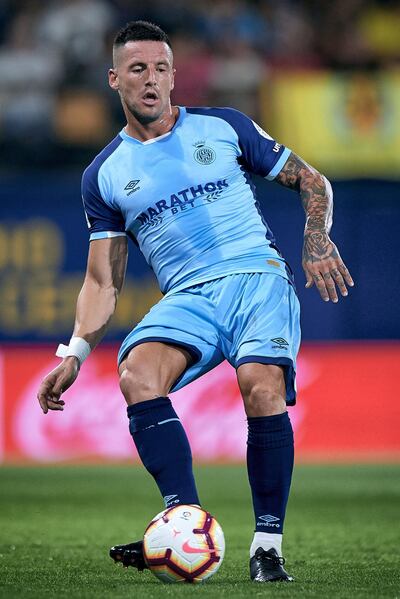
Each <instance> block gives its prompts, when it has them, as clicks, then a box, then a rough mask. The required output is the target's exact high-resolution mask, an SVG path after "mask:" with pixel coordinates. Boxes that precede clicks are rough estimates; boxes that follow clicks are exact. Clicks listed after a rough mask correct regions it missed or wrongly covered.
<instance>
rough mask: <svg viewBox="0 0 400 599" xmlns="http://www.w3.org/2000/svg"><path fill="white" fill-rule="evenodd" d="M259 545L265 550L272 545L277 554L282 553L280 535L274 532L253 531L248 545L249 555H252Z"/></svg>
mask: <svg viewBox="0 0 400 599" xmlns="http://www.w3.org/2000/svg"><path fill="white" fill-rule="evenodd" d="M259 547H262V548H263V549H264V550H265V551H268V549H271V548H272V547H273V548H274V549H276V552H277V554H278V555H279V556H281V555H282V535H278V534H274V533H271V532H258V531H257V532H255V533H254V537H253V542H252V544H251V546H250V557H253V555H254V554H255V552H256V551H257V549H258V548H259Z"/></svg>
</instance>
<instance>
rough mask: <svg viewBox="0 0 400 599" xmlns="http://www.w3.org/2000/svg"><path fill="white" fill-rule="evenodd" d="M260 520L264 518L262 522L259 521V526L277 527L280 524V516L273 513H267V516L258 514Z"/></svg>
mask: <svg viewBox="0 0 400 599" xmlns="http://www.w3.org/2000/svg"><path fill="white" fill-rule="evenodd" d="M258 519H259V520H262V522H259V523H258V524H259V526H271V527H275V528H279V526H280V524H277V522H279V520H280V518H277V517H276V516H271V514H266V515H265V516H258Z"/></svg>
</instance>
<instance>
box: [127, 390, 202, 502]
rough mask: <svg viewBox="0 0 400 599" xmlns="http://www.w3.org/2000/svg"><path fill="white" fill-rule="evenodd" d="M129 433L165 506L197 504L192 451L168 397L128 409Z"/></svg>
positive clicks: (158, 398) (151, 400)
mask: <svg viewBox="0 0 400 599" xmlns="http://www.w3.org/2000/svg"><path fill="white" fill-rule="evenodd" d="M128 418H129V430H130V433H131V435H132V437H133V440H134V442H135V445H136V449H137V450H138V453H139V456H140V458H141V460H142V462H143V464H144V466H145V467H146V469H147V470H148V471H149V472H150V474H151V475H152V476H153V478H154V480H155V481H156V483H157V485H158V488H159V489H160V492H161V495H162V496H163V498H164V501H165V506H166V507H170V506H171V505H177V504H179V503H183V504H185V503H195V504H198V505H200V501H199V497H198V495H197V490H196V484H195V482H194V477H193V471H192V452H191V450H190V445H189V441H188V439H187V437H186V433H185V431H184V428H183V426H182V424H181V422H180V420H179V418H178V416H177V414H176V412H175V410H174V408H173V407H172V404H171V401H170V399H169V398H168V397H157V399H150V400H149V401H142V402H140V403H137V404H134V405H132V406H128Z"/></svg>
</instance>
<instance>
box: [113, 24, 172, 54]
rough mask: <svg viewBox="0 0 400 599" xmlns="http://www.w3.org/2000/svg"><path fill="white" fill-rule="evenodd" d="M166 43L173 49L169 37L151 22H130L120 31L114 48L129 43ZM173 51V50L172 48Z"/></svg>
mask: <svg viewBox="0 0 400 599" xmlns="http://www.w3.org/2000/svg"><path fill="white" fill-rule="evenodd" d="M148 40H149V41H154V42H165V43H166V44H167V45H168V46H169V47H170V48H171V42H170V41H169V38H168V35H167V34H166V33H165V31H163V30H162V29H161V27H159V26H158V25H155V24H154V23H150V22H149V21H130V22H129V23H127V24H126V25H125V26H124V27H121V29H120V30H119V31H118V33H117V35H116V36H115V38H114V44H113V45H114V48H115V47H118V46H124V45H125V44H127V43H128V42H141V41H148ZM171 50H172V48H171Z"/></svg>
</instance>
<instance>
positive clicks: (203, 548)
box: [143, 505, 225, 583]
mask: <svg viewBox="0 0 400 599" xmlns="http://www.w3.org/2000/svg"><path fill="white" fill-rule="evenodd" d="M143 553H144V558H145V560H146V564H147V565H148V567H149V568H150V570H151V571H152V572H153V574H154V575H155V576H157V578H159V579H160V580H162V581H163V582H189V583H196V582H203V581H204V580H207V578H210V576H213V574H215V573H216V571H217V570H218V569H219V567H220V565H221V563H222V560H223V558H224V553H225V539H224V533H223V532H222V528H221V526H220V525H219V524H218V522H217V521H216V520H215V518H213V516H211V514H209V513H208V512H205V511H204V510H202V509H201V508H199V507H195V506H193V505H177V506H175V507H170V508H167V509H166V510H164V511H163V512H161V513H160V514H157V516H155V518H154V519H153V520H152V521H151V522H150V524H149V525H148V527H147V528H146V530H145V533H144V538H143Z"/></svg>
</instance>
